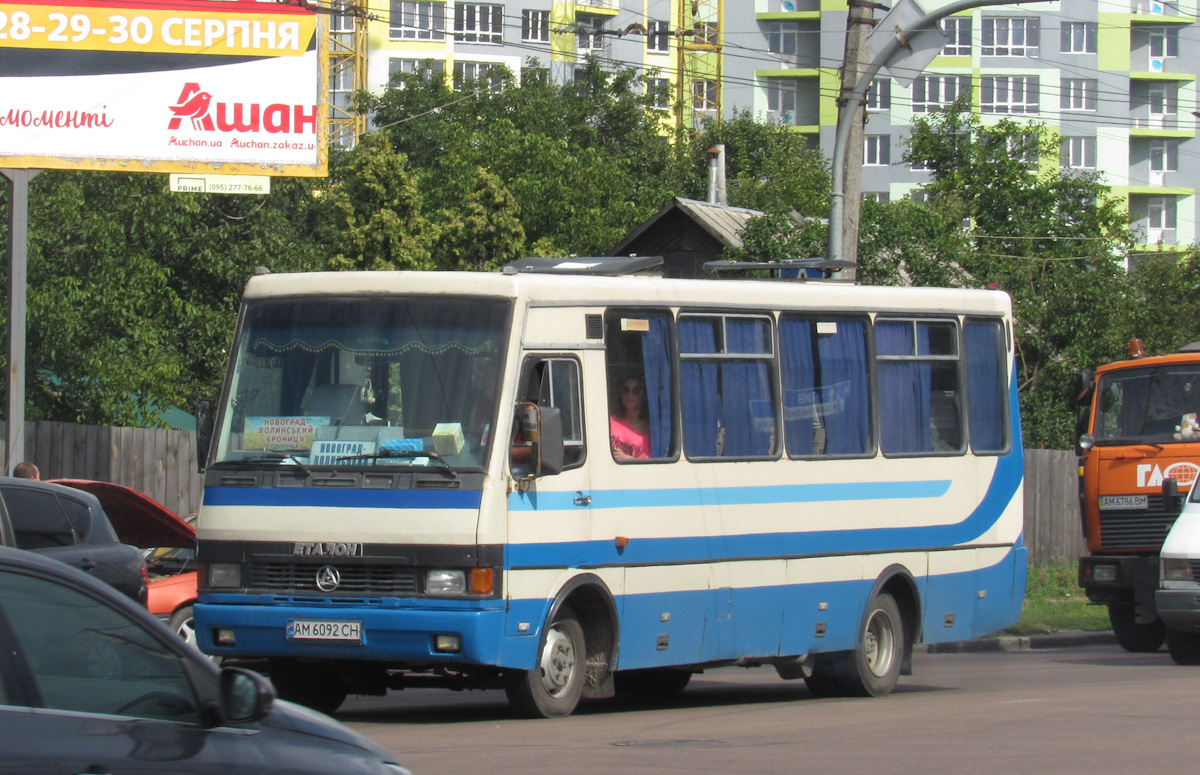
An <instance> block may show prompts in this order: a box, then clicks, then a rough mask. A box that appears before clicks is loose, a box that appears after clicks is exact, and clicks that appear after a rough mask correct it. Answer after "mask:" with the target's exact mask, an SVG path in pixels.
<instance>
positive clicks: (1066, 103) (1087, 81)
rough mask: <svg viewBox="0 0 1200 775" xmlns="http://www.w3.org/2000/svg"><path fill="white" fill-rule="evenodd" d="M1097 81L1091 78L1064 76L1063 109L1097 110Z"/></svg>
mask: <svg viewBox="0 0 1200 775" xmlns="http://www.w3.org/2000/svg"><path fill="white" fill-rule="evenodd" d="M1096 90H1097V88H1096V81H1095V80H1094V79H1091V78H1064V79H1063V81H1062V101H1061V105H1060V107H1062V109H1063V110H1095V109H1096Z"/></svg>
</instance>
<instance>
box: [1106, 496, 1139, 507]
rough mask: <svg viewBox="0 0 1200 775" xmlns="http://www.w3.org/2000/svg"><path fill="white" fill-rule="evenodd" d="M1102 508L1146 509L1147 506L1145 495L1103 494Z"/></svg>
mask: <svg viewBox="0 0 1200 775" xmlns="http://www.w3.org/2000/svg"><path fill="white" fill-rule="evenodd" d="M1100 508H1102V509H1144V508H1146V496H1145V495H1101V496H1100Z"/></svg>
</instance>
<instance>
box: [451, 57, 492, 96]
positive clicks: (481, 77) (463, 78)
mask: <svg viewBox="0 0 1200 775" xmlns="http://www.w3.org/2000/svg"><path fill="white" fill-rule="evenodd" d="M493 68H495V64H494V63H492V62H464V61H462V60H459V61H457V62H455V63H454V91H462V90H463V89H464V87H465V86H466V84H467V83H468V82H471V81H480V82H486V86H487V88H488V89H489V90H490V91H492V93H496V94H498V93H499V92H500V89H501V88H502V87H503V85H504V82H503V80H502V79H501V77H500V75H499V74H498V73H494V72H492V71H493ZM480 85H481V86H482V85H485V84H484V83H480Z"/></svg>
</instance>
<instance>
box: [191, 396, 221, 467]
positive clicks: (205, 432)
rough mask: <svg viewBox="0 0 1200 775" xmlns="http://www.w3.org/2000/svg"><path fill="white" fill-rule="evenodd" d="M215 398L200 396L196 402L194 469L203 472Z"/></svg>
mask: <svg viewBox="0 0 1200 775" xmlns="http://www.w3.org/2000/svg"><path fill="white" fill-rule="evenodd" d="M216 404H217V402H216V399H212V398H201V399H200V400H199V401H197V402H196V471H197V472H199V473H204V466H205V465H206V464H207V463H208V449H209V447H211V446H212V436H213V426H214V424H215V418H214V417H213V409H214V408H215V407H216Z"/></svg>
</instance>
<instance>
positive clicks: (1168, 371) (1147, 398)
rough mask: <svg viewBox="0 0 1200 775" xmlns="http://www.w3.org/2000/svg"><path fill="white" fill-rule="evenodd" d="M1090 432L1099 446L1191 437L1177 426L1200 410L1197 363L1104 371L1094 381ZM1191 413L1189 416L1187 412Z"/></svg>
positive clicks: (1199, 366)
mask: <svg viewBox="0 0 1200 775" xmlns="http://www.w3.org/2000/svg"><path fill="white" fill-rule="evenodd" d="M1097 392H1098V396H1099V398H1098V401H1097V404H1096V423H1095V429H1094V431H1093V435H1094V436H1095V438H1096V443H1097V444H1100V445H1108V446H1114V445H1121V444H1138V443H1153V444H1165V443H1172V442H1176V441H1195V440H1196V439H1195V437H1194V436H1192V435H1191V434H1190V433H1187V432H1185V433H1183V434H1180V428H1181V427H1183V428H1187V427H1189V426H1192V425H1194V424H1195V421H1196V415H1197V412H1200V364H1196V363H1180V364H1168V365H1163V366H1153V367H1146V368H1132V369H1121V370H1120V371H1112V372H1108V373H1107V374H1103V375H1101V377H1100V381H1099V385H1098V386H1097ZM1189 415H1190V417H1189Z"/></svg>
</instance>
